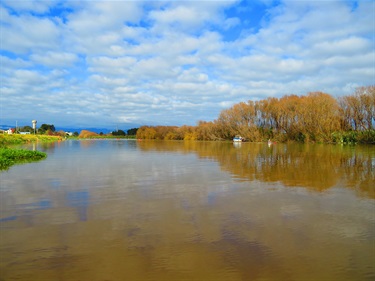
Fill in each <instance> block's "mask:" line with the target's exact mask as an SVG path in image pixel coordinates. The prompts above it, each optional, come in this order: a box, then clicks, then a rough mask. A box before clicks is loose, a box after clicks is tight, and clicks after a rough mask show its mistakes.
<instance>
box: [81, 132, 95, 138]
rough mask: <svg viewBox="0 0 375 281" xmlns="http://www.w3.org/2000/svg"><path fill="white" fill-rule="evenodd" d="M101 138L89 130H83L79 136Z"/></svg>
mask: <svg viewBox="0 0 375 281" xmlns="http://www.w3.org/2000/svg"><path fill="white" fill-rule="evenodd" d="M96 136H99V135H98V134H97V133H94V132H90V131H88V130H82V131H81V133H80V134H79V135H78V137H79V138H90V137H96Z"/></svg>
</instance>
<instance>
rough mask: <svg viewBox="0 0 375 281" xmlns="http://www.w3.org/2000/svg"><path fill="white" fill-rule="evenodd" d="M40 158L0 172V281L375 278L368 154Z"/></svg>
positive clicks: (71, 153) (157, 145) (176, 145)
mask: <svg viewBox="0 0 375 281" xmlns="http://www.w3.org/2000/svg"><path fill="white" fill-rule="evenodd" d="M29 148H30V149H32V146H30V147H29ZM36 148H37V149H39V150H43V151H46V152H47V153H48V158H47V159H46V160H44V161H41V162H37V163H30V164H23V165H17V166H13V167H11V168H10V169H9V170H8V171H5V172H1V173H0V180H1V188H0V198H1V202H0V203H1V204H0V280H41V281H44V280H69V281H71V280H83V281H86V280H87V281H89V280H90V281H95V280H107V281H108V280H131V281H133V280H135V281H137V280H141V281H142V280H174V281H177V280H202V281H210V280H215V281H220V280H225V281H230V280H246V281H247V280H283V281H284V280H285V281H287V280H343V281H345V280H351V281H352V280H375V199H374V198H375V187H374V186H375V175H374V170H375V146H356V147H350V146H330V145H296V144H294V145H285V144H276V145H272V146H271V147H268V146H267V145H266V144H251V143H243V144H241V145H236V146H235V145H234V144H232V143H215V142H212V143H211V142H152V141H147V142H145V141H143V142H137V141H132V140H109V141H108V140H92V141H89V140H84V141H66V142H61V143H53V144H48V145H45V144H43V145H40V146H38V147H36Z"/></svg>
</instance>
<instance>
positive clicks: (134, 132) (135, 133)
mask: <svg viewBox="0 0 375 281" xmlns="http://www.w3.org/2000/svg"><path fill="white" fill-rule="evenodd" d="M137 131H138V128H132V129H129V130H127V131H126V133H127V135H128V136H135V135H137Z"/></svg>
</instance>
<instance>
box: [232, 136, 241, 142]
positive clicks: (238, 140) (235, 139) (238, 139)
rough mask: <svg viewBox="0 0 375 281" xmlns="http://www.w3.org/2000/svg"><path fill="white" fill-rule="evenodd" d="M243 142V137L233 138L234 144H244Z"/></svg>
mask: <svg viewBox="0 0 375 281" xmlns="http://www.w3.org/2000/svg"><path fill="white" fill-rule="evenodd" d="M242 141H243V138H242V137H241V136H235V137H234V138H233V142H242Z"/></svg>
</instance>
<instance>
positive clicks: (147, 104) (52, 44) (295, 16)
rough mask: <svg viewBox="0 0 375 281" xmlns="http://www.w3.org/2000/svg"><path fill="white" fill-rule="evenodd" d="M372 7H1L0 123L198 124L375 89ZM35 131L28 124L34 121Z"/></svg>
mask: <svg viewBox="0 0 375 281" xmlns="http://www.w3.org/2000/svg"><path fill="white" fill-rule="evenodd" d="M374 15H375V3H374V1H324V0H321V1H297V0H296V1H282V0H281V1H272V0H255V1H230V0H228V1H225V0H223V1H152V2H143V1H121V0H118V1H18V0H2V1H1V2H0V24H1V31H0V66H1V70H0V71H1V77H0V79H1V81H0V91H1V95H0V106H1V115H0V117H1V120H0V124H15V122H16V121H18V124H19V125H30V124H31V120H32V119H36V120H38V124H43V123H47V124H54V125H55V126H56V127H73V128H74V127H76V128H82V127H106V128H109V129H112V128H115V127H118V128H128V127H129V126H132V125H178V126H179V125H184V124H187V125H196V124H197V122H198V121H199V120H205V121H211V120H214V119H216V118H217V117H218V114H219V113H220V111H221V110H223V109H225V108H228V107H230V106H232V105H233V104H235V103H238V102H241V101H248V100H260V99H265V98H267V97H281V96H283V95H286V94H298V95H300V94H306V93H308V92H312V91H323V92H326V93H329V94H332V95H334V96H341V95H346V94H351V93H353V92H354V90H355V88H356V87H358V86H367V85H373V84H374V83H375V81H374V77H375V51H374V50H375V48H374V37H375V16H374ZM29 123H30V124H29Z"/></svg>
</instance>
